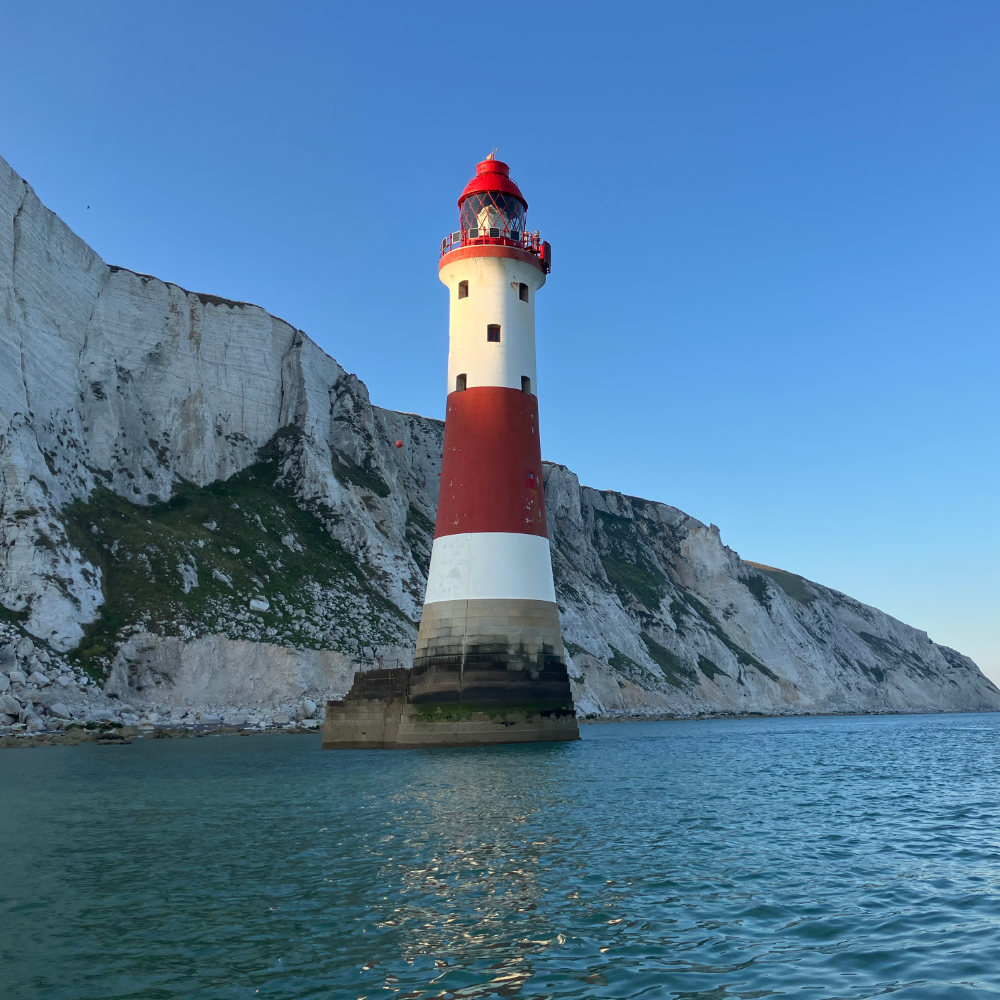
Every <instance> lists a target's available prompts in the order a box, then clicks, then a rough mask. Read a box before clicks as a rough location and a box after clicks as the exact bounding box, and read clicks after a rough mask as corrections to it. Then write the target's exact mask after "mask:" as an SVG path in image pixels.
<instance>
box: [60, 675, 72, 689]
mask: <svg viewBox="0 0 1000 1000" xmlns="http://www.w3.org/2000/svg"><path fill="white" fill-rule="evenodd" d="M72 683H73V678H72V677H71V676H70V675H69V674H60V675H59V676H58V677H57V678H56V684H58V685H59V687H62V688H68V687H69V686H70V684H72Z"/></svg>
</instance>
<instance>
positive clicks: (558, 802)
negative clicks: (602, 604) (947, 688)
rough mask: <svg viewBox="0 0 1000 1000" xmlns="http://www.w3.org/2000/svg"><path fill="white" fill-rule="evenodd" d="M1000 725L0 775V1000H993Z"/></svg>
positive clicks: (146, 753) (960, 719)
mask: <svg viewBox="0 0 1000 1000" xmlns="http://www.w3.org/2000/svg"><path fill="white" fill-rule="evenodd" d="M998 737H1000V717H998V716H993V715H964V716H956V715H950V716H910V717H876V718H820V719H777V720H773V719H759V720H733V721H715V722H664V723H643V724H639V723H631V724H615V725H602V726H587V727H584V729H583V739H582V741H581V742H579V743H575V744H565V745H550V746H545V745H535V746H523V747H502V748H480V749H465V750H432V751H406V752H378V751H370V752H369V751H353V752H341V753H332V752H322V751H320V749H319V738H318V737H317V736H313V735H310V736H247V737H238V736H236V737H214V738H205V739H199V740H145V741H139V742H136V743H134V744H132V745H131V746H127V747H116V746H109V747H99V746H95V745H84V746H80V747H76V748H65V749H64V748H44V749H38V750H30V751H27V750H9V751H5V752H3V753H0V794H2V796H3V798H2V801H3V803H4V807H3V810H2V812H0V857H2V859H3V863H2V868H0V871H2V877H0V927H2V929H3V933H2V936H0V995H2V996H3V997H5V998H36V997H37V998H51V1000H57V998H58V1000H90V998H93V1000H118V998H126V997H127V998H134V1000H157V998H185V1000H188V998H213V1000H214V998H234V1000H236V998H239V1000H244V998H246V1000H249V998H257V997H264V998H279V997H280V998H301V997H323V998H333V1000H339V998H350V1000H355V998H358V997H369V998H375V997H387V998H392V997H396V998H425V997H449V998H451V997H454V998H473V997H520V998H543V997H544V998H584V997H586V998H592V997H593V998H597V997H601V998H614V1000H623V998H637V997H648V998H660V997H664V998H685V1000H723V998H731V997H734V998H735V997H738V998H751V997H795V998H803V1000H807V998H808V1000H820V998H824V1000H826V998H835V997H836V998H860V997H875V996H883V995H892V996H894V997H897V998H904V997H905V998H908V1000H909V998H919V1000H935V998H947V1000H961V998H972V997H976V998H979V997H990V996H995V995H1000V778H998V773H1000V771H998V763H1000V761H998Z"/></svg>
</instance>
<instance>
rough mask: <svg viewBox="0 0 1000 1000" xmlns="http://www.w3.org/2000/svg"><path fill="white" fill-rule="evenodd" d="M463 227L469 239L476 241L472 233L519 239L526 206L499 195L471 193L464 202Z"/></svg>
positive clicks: (495, 193)
mask: <svg viewBox="0 0 1000 1000" xmlns="http://www.w3.org/2000/svg"><path fill="white" fill-rule="evenodd" d="M461 226H462V229H463V230H464V231H465V232H466V233H468V234H469V238H470V239H475V238H476V237H474V236H473V235H472V233H471V232H470V230H475V231H477V232H476V235H477V236H479V235H483V236H491V237H493V238H494V239H497V238H503V239H509V240H510V239H512V240H519V239H520V238H521V233H522V232H523V231H524V205H523V204H522V203H521V202H520V201H519V200H518V199H517V198H513V197H511V196H509V195H505V194H500V193H499V192H491V191H486V192H483V193H481V194H472V195H469V197H468V198H466V199H465V201H463V202H462V213H461Z"/></svg>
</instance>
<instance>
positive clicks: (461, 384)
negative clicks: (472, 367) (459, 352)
mask: <svg viewBox="0 0 1000 1000" xmlns="http://www.w3.org/2000/svg"><path fill="white" fill-rule="evenodd" d="M465 383H466V377H465V372H462V374H461V375H456V376H455V392H465Z"/></svg>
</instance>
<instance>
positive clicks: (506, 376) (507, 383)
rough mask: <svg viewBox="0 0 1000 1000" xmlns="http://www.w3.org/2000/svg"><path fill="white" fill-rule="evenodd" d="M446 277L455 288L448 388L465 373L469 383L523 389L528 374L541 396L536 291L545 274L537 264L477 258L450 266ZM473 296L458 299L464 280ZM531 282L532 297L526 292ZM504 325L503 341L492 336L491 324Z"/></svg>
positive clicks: (442, 274) (443, 274)
mask: <svg viewBox="0 0 1000 1000" xmlns="http://www.w3.org/2000/svg"><path fill="white" fill-rule="evenodd" d="M440 277H441V280H442V281H443V282H444V283H445V284H446V285H447V286H448V288H449V291H450V292H451V296H450V298H451V305H450V309H449V312H448V392H454V391H455V389H456V380H457V378H458V376H459V375H465V384H466V387H467V388H469V389H472V388H473V387H475V386H480V385H493V386H504V387H506V388H508V389H521V388H522V383H521V379H522V377H527V378H528V379H529V380H530V391H531V392H533V393H534V394H535V395H538V375H537V372H536V369H535V293H536V292H537V291H538V289H539V288H540V287H541V286H542V284H544V282H545V274H544V273H543V272H542V271H541V270H540V269H539V268H538V267H535V266H534V265H532V264H525V263H523V262H521V261H517V260H510V259H509V258H506V257H471V258H467V259H464V260H459V261H455V262H454V263H452V264H447V265H445V266H444V267H443V268H441V271H440ZM463 281H464V282H466V285H467V288H468V295H466V296H464V297H463V298H461V299H460V298H459V297H458V289H459V284H460V282H463ZM522 284H524V285H526V286H527V294H528V300H527V301H526V302H525V301H523V300H522V299H521V296H520V287H521V285H522ZM490 325H496V326H498V327H500V340H499V341H496V342H493V341H489V340H487V328H488V327H489V326H490Z"/></svg>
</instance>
